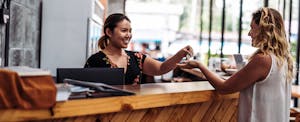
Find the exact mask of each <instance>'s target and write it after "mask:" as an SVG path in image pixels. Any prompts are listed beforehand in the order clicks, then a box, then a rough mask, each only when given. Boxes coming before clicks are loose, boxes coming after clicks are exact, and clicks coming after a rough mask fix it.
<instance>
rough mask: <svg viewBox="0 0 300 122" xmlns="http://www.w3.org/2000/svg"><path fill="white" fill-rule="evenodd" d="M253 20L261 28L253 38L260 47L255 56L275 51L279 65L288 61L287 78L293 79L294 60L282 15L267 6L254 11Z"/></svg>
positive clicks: (255, 44)
mask: <svg viewBox="0 0 300 122" xmlns="http://www.w3.org/2000/svg"><path fill="white" fill-rule="evenodd" d="M252 21H253V22H254V23H255V24H257V25H258V29H259V32H258V34H257V35H256V36H255V37H254V38H253V40H256V41H255V42H256V43H254V44H253V46H254V47H257V48H258V50H257V51H256V52H255V53H254V54H253V56H254V55H256V54H259V53H262V54H270V53H273V54H274V55H275V56H276V58H277V59H278V60H277V65H278V66H279V67H281V66H282V65H283V63H284V62H285V61H287V64H288V71H287V80H288V81H291V80H292V79H293V77H294V69H293V68H294V62H293V58H292V56H291V53H290V45H289V42H288V41H287V39H286V33H285V30H284V29H285V28H284V23H283V19H282V16H281V15H280V13H279V12H278V11H276V10H275V9H272V8H266V7H265V8H262V9H260V10H258V11H256V12H254V13H253V17H252ZM250 59H251V58H250Z"/></svg>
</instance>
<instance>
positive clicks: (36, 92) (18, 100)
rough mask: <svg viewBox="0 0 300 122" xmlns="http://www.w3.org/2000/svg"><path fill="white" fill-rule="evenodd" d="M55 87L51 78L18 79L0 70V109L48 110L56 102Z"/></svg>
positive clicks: (14, 74) (14, 73)
mask: <svg viewBox="0 0 300 122" xmlns="http://www.w3.org/2000/svg"><path fill="white" fill-rule="evenodd" d="M56 91H57V89H56V87H55V82H54V81H53V79H52V77H51V76H30V77H19V75H18V74H17V73H16V72H13V71H9V70H4V69H0V109H3V108H18V109H41V108H50V107H52V106H53V105H54V104H55V102H56Z"/></svg>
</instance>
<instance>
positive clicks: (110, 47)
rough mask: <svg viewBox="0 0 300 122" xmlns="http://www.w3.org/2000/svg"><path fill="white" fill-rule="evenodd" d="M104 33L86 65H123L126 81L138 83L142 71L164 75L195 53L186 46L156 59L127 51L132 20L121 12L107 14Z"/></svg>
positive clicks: (115, 66) (127, 82) (113, 66)
mask: <svg viewBox="0 0 300 122" xmlns="http://www.w3.org/2000/svg"><path fill="white" fill-rule="evenodd" d="M103 31H104V35H103V36H102V37H101V38H100V39H99V42H98V47H99V48H101V50H100V51H99V52H97V53H95V54H93V55H92V56H91V57H89V58H88V60H87V61H86V64H85V66H84V67H85V68H89V67H110V68H124V71H125V84H139V83H145V82H141V77H142V73H144V74H147V75H162V74H164V73H167V72H169V71H170V70H172V69H174V68H175V67H176V64H177V63H178V62H180V61H181V59H182V58H183V57H185V56H186V55H192V53H193V52H192V48H191V47H190V46H186V47H184V48H183V49H181V50H180V51H178V52H177V53H176V54H175V55H174V56H172V57H170V58H169V59H168V60H166V61H164V62H160V61H157V60H155V59H152V58H150V57H149V56H146V55H144V54H142V53H140V52H133V51H127V50H125V48H127V46H128V44H129V41H130V39H131V37H132V34H131V25H130V20H129V18H128V17H127V16H125V15H124V14H121V13H115V14H111V15H109V16H108V17H107V19H106V20H105V22H104V27H103Z"/></svg>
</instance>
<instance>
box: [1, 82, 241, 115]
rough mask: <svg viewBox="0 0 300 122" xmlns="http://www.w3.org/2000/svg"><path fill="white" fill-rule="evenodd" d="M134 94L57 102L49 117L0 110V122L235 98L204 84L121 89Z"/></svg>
mask: <svg viewBox="0 0 300 122" xmlns="http://www.w3.org/2000/svg"><path fill="white" fill-rule="evenodd" d="M124 88H125V89H127V90H130V91H134V92H135V93H136V95H133V96H119V97H106V98H91V99H79V100H69V101H65V102H57V104H56V105H55V106H54V108H53V111H52V113H53V115H51V111H50V110H47V109H42V110H20V109H6V110H0V121H25V120H43V119H54V118H65V117H74V116H84V115H94V114H104V113H112V112H122V111H131V110H140V109H146V108H156V107H165V106H173V105H183V104H191V103H199V102H205V101H210V100H218V99H233V98H235V99H236V98H238V96H239V94H238V93H235V94H228V95H220V94H218V93H217V92H215V91H214V88H213V87H212V86H211V85H210V84H209V83H208V82H206V81H202V82H184V83H154V84H143V85H141V86H139V87H138V86H124Z"/></svg>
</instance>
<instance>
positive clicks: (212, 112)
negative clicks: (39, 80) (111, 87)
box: [43, 99, 238, 122]
mask: <svg viewBox="0 0 300 122" xmlns="http://www.w3.org/2000/svg"><path fill="white" fill-rule="evenodd" d="M237 106H238V99H225V100H216V101H207V102H201V103H193V104H185V105H174V106H168V107H159V108H149V109H142V110H135V111H125V112H118V113H109V114H98V115H89V116H80V117H75V118H65V119H56V120H49V121H52V122H53V121H54V122H66V121H70V122H71V121H82V122H96V121H101V122H123V121H127V122H148V121H151V122H169V121H172V122H173V121H177V122H185V121H192V122H229V121H230V122H236V121H237ZM43 121H45V120H43Z"/></svg>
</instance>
